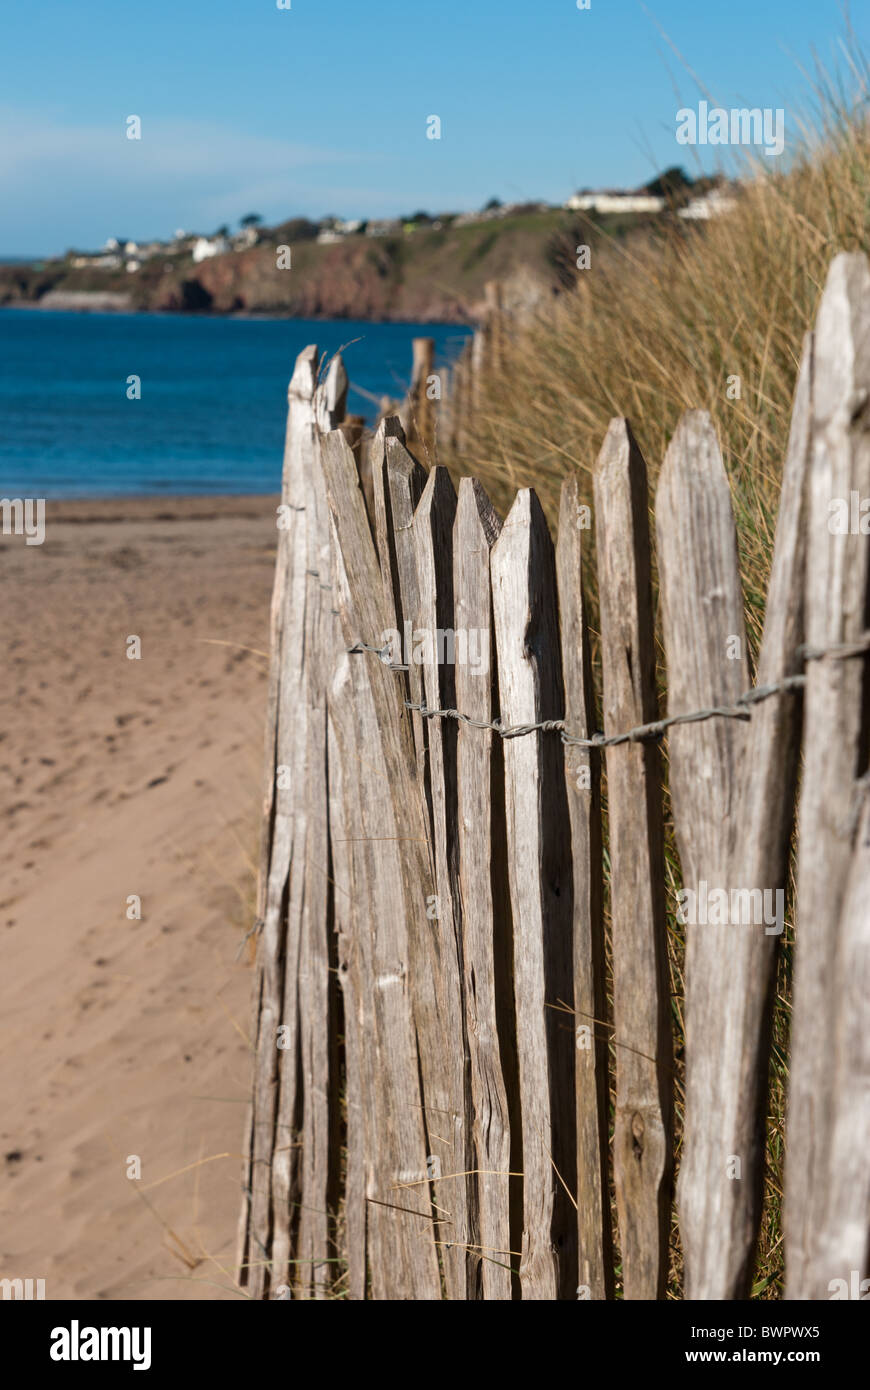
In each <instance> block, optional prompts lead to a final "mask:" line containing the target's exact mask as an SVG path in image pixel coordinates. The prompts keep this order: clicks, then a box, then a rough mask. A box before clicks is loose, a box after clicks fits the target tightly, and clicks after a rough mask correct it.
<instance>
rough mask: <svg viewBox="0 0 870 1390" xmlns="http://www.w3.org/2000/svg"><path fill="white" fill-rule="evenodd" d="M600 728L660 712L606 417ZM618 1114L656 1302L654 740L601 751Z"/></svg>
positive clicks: (637, 559) (616, 428) (642, 470)
mask: <svg viewBox="0 0 870 1390" xmlns="http://www.w3.org/2000/svg"><path fill="white" fill-rule="evenodd" d="M594 495H595V527H596V546H597V558H598V584H599V595H600V605H601V663H602V679H603V713H604V732H605V734H608V733H622V732H623V731H624V730H626V729H631V728H633V727H635V726H636V725H640V724H646V723H649V722H651V721H653V720H654V719H655V718H656V717H657V714H658V707H657V700H656V688H655V650H654V644H653V631H654V626H653V609H652V592H651V582H650V546H649V510H648V508H649V502H648V491H647V478H646V465H645V463H644V460H643V457H642V455H641V452H640V450H639V448H638V446H637V443H636V442H635V439H634V436H633V435H632V433H631V430H630V428H629V425H628V421H626V420H613V421H612V422H611V424H610V428H609V429H608V432H607V435H606V437H605V440H604V444H603V445H602V448H601V453H600V454H599V457H598V462H597V466H596V471H595V479H594ZM607 797H608V814H609V837H610V864H611V915H612V919H613V1013H614V1046H615V1051H616V1114H615V1120H614V1140H613V1166H614V1181H615V1186H616V1202H617V1214H618V1218H619V1238H620V1246H621V1250H622V1267H623V1280H624V1291H625V1297H626V1298H662V1297H663V1296H664V1292H665V1285H666V1279H667V1269H668V1229H669V1213H670V1201H671V1174H672V1150H671V1130H672V1087H673V1056H672V1049H673V1044H672V1036H671V1017H670V987H669V971H668V959H667V932H666V919H665V902H664V849H663V829H662V801H661V765H660V758H659V751H658V749H657V748H656V747H655V745H654V744H652V743H649V742H644V743H628V744H620V745H617V746H615V747H612V748H608V750H607Z"/></svg>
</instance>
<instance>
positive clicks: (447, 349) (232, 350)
mask: <svg viewBox="0 0 870 1390" xmlns="http://www.w3.org/2000/svg"><path fill="white" fill-rule="evenodd" d="M468 332H469V330H468V329H466V328H464V327H461V326H458V325H457V326H455V327H454V326H449V325H447V326H445V325H444V324H430V325H426V324H405V323H402V324H394V323H388V324H384V323H353V322H349V321H348V320H346V319H342V320H341V321H323V320H318V321H316V322H315V321H311V320H307V319H280V320H278V319H269V320H264V319H219V318H189V317H185V316H183V315H174V314H172V315H149V314H75V313H46V312H41V311H40V310H27V309H2V310H0V495H2V496H4V497H101V496H102V497H115V496H119V495H122V494H128V495H130V494H135V495H140V496H141V495H145V494H161V493H176V494H197V493H230V492H277V491H278V490H279V488H280V482H281V459H282V452H283V441H284V423H285V415H286V409H287V382H288V381H289V379H290V375H291V373H292V370H293V363H294V361H295V359H296V356H297V354H298V353H299V352H301V350H302V348H304V347H305V346H306V344H307V343H317V345H318V347H319V348H320V349H321V350H322V351H325V352H330V353H332V352H335V351H336V350H337V349H339V348H343V355H344V361H345V366H346V367H347V372H348V376H349V377H350V380H351V383H352V388H351V390H350V392H349V395H348V411H349V412H350V413H351V414H356V415H365V416H366V418H367V419H368V420H371V418H372V415H373V413H374V410H375V408H374V406H373V405H372V403H371V402H370V401H368V400H367V399H366V398H365V397H364V396H363V395H361V394H359V393H358V392H356V391H355V390H354V389H353V387H357V386H358V387H362V388H363V390H365V391H369V392H371V393H372V394H374V395H376V396H378V397H380V396H382V395H390V396H393V397H400V396H401V395H402V394H403V393H404V391H405V390H406V389H407V386H408V382H409V379H410V373H411V340H412V338H416V337H421V336H427V337H431V338H434V339H435V351H436V363H437V364H438V365H444V364H446V363H448V362H450V361H452V360H453V358H454V357H455V356H456V355H457V354H458V353H459V351H460V349H461V347H462V344H463V342H464V341H465V338H466V337H467V336H468ZM354 339H359V340H360V341H353V340H354ZM346 344H349V346H345V345H346ZM130 375H136V376H138V377H140V378H141V383H142V387H141V389H142V398H141V400H138V401H130V400H128V399H127V378H128V376H130Z"/></svg>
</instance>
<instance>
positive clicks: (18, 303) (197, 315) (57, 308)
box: [0, 290, 477, 333]
mask: <svg viewBox="0 0 870 1390" xmlns="http://www.w3.org/2000/svg"><path fill="white" fill-rule="evenodd" d="M104 293H107V294H108V293H111V291H105V292H104V291H102V290H95V291H94V294H95V295H97V296H99V297H100V298H101V299H102V297H103V294H104ZM3 309H14V310H17V311H18V312H21V311H22V310H28V309H29V310H32V311H33V312H34V313H39V314H76V315H87V314H92V315H100V314H106V315H111V317H112V318H123V317H125V316H126V317H127V318H155V319H242V320H249V321H250V322H252V323H285V322H287V323H372V324H375V323H376V324H387V323H395V324H409V323H414V324H417V325H418V326H419V327H420V328H427V327H429V326H431V327H433V328H466V329H468V331H469V333H473V332H474V330H475V327H476V325H477V320H476V319H473V318H472V316H471V315H469V316H468V317H467V318H466V319H456V318H422V319H421V318H417V316H416V315H408V314H390V315H387V316H381V317H376V318H364V319H356V318H354V317H353V316H352V315H350V314H280V313H262V314H260V313H256V312H251V311H249V310H246V309H231V310H227V311H226V312H223V311H222V310H220V309H136V308H133V307H132V306H130V305H125V306H123V307H117V308H112V307H111V306H109V305H106V304H105V303H103V304H100V305H93V306H90V305H86V304H42V303H41V302H40V301H39V300H28V299H18V300H9V301H8V302H7V303H5V304H0V311H2V310H3Z"/></svg>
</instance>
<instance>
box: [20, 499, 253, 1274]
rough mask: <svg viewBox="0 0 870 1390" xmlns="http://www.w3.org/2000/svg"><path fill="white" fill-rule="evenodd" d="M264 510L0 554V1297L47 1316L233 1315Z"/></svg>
mask: <svg viewBox="0 0 870 1390" xmlns="http://www.w3.org/2000/svg"><path fill="white" fill-rule="evenodd" d="M276 503H277V499H272V498H266V497H260V498H238V499H237V498H203V499H167V498H161V499H155V500H150V499H147V500H131V501H115V502H103V501H99V502H95V501H89V502H75V503H73V502H67V503H52V502H48V503H47V505H46V534H45V543H44V544H43V545H42V546H35V545H34V546H27V545H25V542H24V539H23V538H22V537H15V536H2V537H0V621H2V638H3V645H2V652H3V655H2V677H0V679H2V708H3V713H4V716H5V717H4V719H3V723H2V731H0V779H2V780H0V786H2V796H0V815H2V825H3V845H4V872H3V881H2V887H0V945H2V974H0V1278H32V1279H44V1280H45V1296H46V1299H48V1300H51V1299H58V1298H77V1299H97V1298H102V1299H122V1298H124V1299H127V1298H131V1299H202V1298H208V1299H215V1298H216V1299H233V1298H238V1297H239V1296H240V1295H239V1293H238V1292H237V1291H235V1290H234V1285H233V1279H232V1270H233V1258H234V1250H235V1236H236V1227H237V1222H238V1215H239V1203H240V1199H241V1198H240V1167H241V1162H240V1157H239V1148H240V1143H241V1135H242V1128H243V1122H244V1114H245V1105H246V1102H247V1097H248V1090H249V1085H250V1068H249V1052H248V1044H247V1037H246V1034H247V1029H248V1026H249V1013H250V999H249V995H250V988H251V977H252V971H251V964H250V959H251V948H252V944H253V943H251V942H248V943H247V944H244V937H245V933H246V931H247V929H248V928H249V927H250V925H251V920H252V915H253V895H254V866H253V861H254V860H255V858H256V844H257V834H258V808H259V802H260V778H261V759H262V746H263V717H264V702H265V681H266V677H265V669H266V661H265V659H264V657H263V656H258V655H254V654H253V653H251V652H247V651H244V650H241V649H240V647H239V646H238V645H236V644H242V646H248V647H252V648H257V649H259V650H260V651H265V649H266V647H267V643H268V614H269V602H270V597H271V587H272V570H273V565H274V553H275V536H276V532H275V505H276ZM132 635H136V636H138V637H139V638H140V639H141V651H142V655H141V659H140V660H130V659H128V657H127V654H126V653H127V638H128V637H129V636H132ZM215 643H228V644H230V645H215ZM131 895H138V896H139V897H140V898H141V919H140V920H136V919H135V918H130V917H128V915H127V914H128V898H129V897H130V896H131ZM240 948H241V955H240V954H239V953H240ZM134 1155H136V1156H138V1157H139V1159H140V1160H141V1180H140V1181H135V1180H133V1179H131V1178H130V1177H128V1175H127V1174H128V1164H129V1160H130V1158H131V1157H132V1156H134ZM181 1169H187V1171H185V1172H179V1170H181ZM130 1171H133V1168H132V1165H130Z"/></svg>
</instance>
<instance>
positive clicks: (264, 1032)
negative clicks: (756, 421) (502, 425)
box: [238, 255, 870, 1300]
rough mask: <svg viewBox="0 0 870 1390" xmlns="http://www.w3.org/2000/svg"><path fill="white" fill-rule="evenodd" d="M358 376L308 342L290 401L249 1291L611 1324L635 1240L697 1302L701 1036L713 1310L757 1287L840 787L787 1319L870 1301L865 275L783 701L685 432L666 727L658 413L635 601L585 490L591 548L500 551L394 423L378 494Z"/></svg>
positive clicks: (837, 322)
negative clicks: (777, 1049)
mask: <svg viewBox="0 0 870 1390" xmlns="http://www.w3.org/2000/svg"><path fill="white" fill-rule="evenodd" d="M319 366H320V364H319V362H318V354H317V351H316V349H315V348H313V347H312V348H308V349H306V351H305V352H304V353H302V354H301V356H300V357H299V359H298V361H297V364H296V369H295V372H294V374H293V379H292V381H291V383H290V388H289V415H288V428H287V448H286V456H285V468H284V479H283V496H282V506H281V509H280V510H279V531H278V558H277V570H276V579H275V591H274V601H273V608H272V665H271V676H270V686H269V706H268V729H267V746H266V773H265V779H264V819H263V839H262V849H261V861H260V884H259V904H258V923H257V925H258V928H259V931H258V963H257V973H256V989H255V994H254V1003H253V1016H252V1034H251V1036H252V1045H253V1047H254V1050H255V1084H254V1089H253V1097H252V1104H251V1108H250V1114H249V1116H248V1123H247V1126H246V1144H245V1154H246V1157H245V1165H244V1174H243V1187H244V1194H245V1195H244V1201H243V1204H242V1213H241V1222H240V1241H239V1260H238V1264H239V1279H240V1281H241V1283H242V1285H243V1286H245V1287H246V1289H247V1290H248V1292H249V1293H250V1294H251V1295H252V1296H254V1297H257V1298H262V1297H271V1298H276V1297H294V1298H302V1299H305V1298H329V1297H334V1296H338V1297H349V1298H352V1299H364V1298H371V1299H440V1298H444V1297H446V1298H450V1299H465V1300H474V1299H510V1298H522V1299H574V1298H577V1297H578V1296H579V1297H580V1298H592V1299H601V1298H609V1297H613V1295H614V1286H615V1270H616V1268H617V1266H616V1263H615V1256H614V1241H616V1242H617V1244H618V1249H619V1251H620V1254H621V1265H620V1271H621V1287H622V1291H623V1294H624V1296H625V1297H626V1298H632V1299H637V1298H661V1297H664V1296H665V1293H666V1286H667V1280H668V1268H669V1239H670V1229H671V1205H672V1197H673V1190H672V1189H673V1174H674V1166H675V1164H674V1158H675V1154H674V1124H675V1117H674V1084H673V1081H674V1042H673V1020H674V1018H675V1016H679V1017H681V1018H682V1019H683V1020H684V1025H685V1062H686V1071H685V1104H684V1109H683V1114H682V1117H681V1119H682V1130H681V1132H682V1148H681V1155H680V1176H679V1185H678V1192H677V1212H678V1220H679V1234H680V1240H681V1244H682V1251H683V1259H684V1272H683V1292H684V1296H685V1297H687V1298H693V1299H710V1298H715V1299H721V1298H725V1299H729V1298H739V1297H745V1296H746V1295H747V1292H748V1290H749V1288H750V1281H751V1275H752V1267H753V1256H754V1250H755V1245H756V1240H757V1235H758V1228H759V1220H760V1213H761V1193H762V1181H763V1169H764V1155H765V1135H766V1118H767V1078H768V1061H769V1051H770V1032H771V1015H772V1005H773V993H774V982H775V976H776V961H777V951H778V948H779V943H780V941H781V939H782V928H783V925H784V920H785V917H784V903H785V893H786V890H787V889H788V886H789V855H790V846H791V844H792V842H793V839H794V834H793V831H794V826H795V812H796V801H797V784H798V772H799V765H800V764H802V775H801V779H800V797H799V806H798V808H797V836H796V838H797V850H796V882H797V892H796V902H795V903H794V904H792V910H793V912H794V916H795V917H796V922H797V926H796V940H797V946H796V977H795V987H794V997H793V1012H792V1023H791V1052H790V1098H789V1116H788V1130H787V1138H788V1149H787V1168H786V1189H785V1207H784V1221H785V1247H786V1260H787V1287H786V1296H787V1297H791V1298H810V1297H821V1298H826V1297H831V1290H832V1289H833V1288H834V1285H833V1283H832V1281H834V1280H846V1281H848V1280H849V1279H850V1277H851V1278H853V1279H854V1277H855V1276H854V1275H853V1273H852V1272H853V1271H857V1272H858V1276H857V1277H858V1278H859V1279H863V1278H865V1277H867V1275H868V1272H870V1271H868V1268H867V1261H868V1228H870V1166H868V1163H867V1153H868V1150H870V1090H868V1088H870V1041H868V1040H870V1027H868V1014H870V1003H868V1000H870V796H868V795H867V791H868V774H867V767H868V747H870V699H868V678H870V671H868V647H870V638H868V628H870V538H868V534H867V532H868V530H870V516H867V513H868V512H870V501H868V500H867V499H870V406H868V401H870V269H868V265H867V262H866V260H865V259H864V258H863V257H861V256H848V255H842V256H839V257H837V259H836V260H835V261H834V263H833V265H832V267H831V270H830V274H829V278H828V282H827V286H826V288H825V292H824V296H823V298H822V302H821V306H820V309H819V314H818V319H817V324H816V328H815V332H814V333H813V334H808V335H807V339H806V342H805V344H804V350H803V359H802V362H801V366H800V373H799V377H798V382H797V389H796V395H795V401H794V411H793V419H792V426H791V434H790V439H789V443H788V451H787V457H786V459H785V460H784V468H783V480H782V494H781V501H780V509H779V519H778V524H777V530H776V540H775V546H774V554H773V564H772V572H771V579H770V588H769V593H768V599H767V608H766V618H765V626H764V634H763V641H762V644H761V650H760V656H759V661H758V669H757V673H756V681H755V684H754V685H753V682H752V673H751V671H750V667H749V662H748V659H747V647H746V637H745V632H744V607H743V598H742V592H741V581H740V575H739V572H738V564H737V544H736V533H735V525H734V520H733V516H732V508H731V498H730V493H729V486H728V481H727V478H726V475H725V471H724V469H723V465H722V461H721V457H720V453H719V448H718V444H717V440H716V435H715V432H714V430H713V427H712V425H711V422H710V419H709V417H708V416H707V415H706V414H704V413H703V412H700V411H692V412H689V413H688V414H687V415H685V416H684V418H683V419H682V421H681V422H680V425H679V427H678V429H677V431H676V433H675V435H674V437H673V439H672V441H671V444H670V447H669V448H668V451H667V455H666V457H665V460H664V464H663V467H662V470H661V474H660V477H659V481H658V486H657V491H656V496H655V543H656V544H655V551H656V560H657V570H658V592H659V601H660V606H661V632H662V634H663V642H664V651H665V656H666V662H667V709H666V711H660V710H659V707H658V702H657V694H656V688H657V687H656V650H655V615H654V605H653V585H652V560H653V557H652V545H651V537H650V525H649V496H648V489H647V471H646V466H645V463H644V460H643V458H642V456H641V452H640V449H639V447H638V445H637V443H636V441H635V439H634V436H633V435H632V432H631V429H630V427H629V425H628V422H627V421H625V420H614V421H613V422H612V424H611V426H610V429H609V430H608V433H607V436H606V438H605V440H604V444H603V447H602V450H601V453H600V456H599V459H598V462H597V465H596V468H595V470H594V497H593V506H592V509H591V515H592V516H593V517H594V533H595V537H596V552H597V575H596V574H593V573H592V571H591V566H590V563H589V555H588V541H589V539H590V536H591V534H592V532H591V530H589V529H587V526H586V522H587V520H588V519H589V512H588V511H586V510H584V509H583V507H582V506H581V502H580V494H579V490H578V483H577V480H576V479H574V478H572V479H569V480H568V481H567V482H566V483H565V484H564V487H563V490H562V497H561V511H560V516H559V528H558V542H557V544H556V545H555V547H554V545H553V542H552V540H551V537H550V533H549V530H548V527H547V523H546V520H545V517H544V515H543V512H542V510H541V507H540V505H539V503H538V501H537V499H536V496H535V494H534V492H533V491H531V490H524V491H521V492H519V493H518V494H517V497H516V500H515V501H514V503H513V506H512V507H511V509H510V512H509V513H508V516H507V517H506V519H505V520H504V522H502V521H501V519H500V518H499V517H498V516H497V515H496V513H495V511H494V509H493V507H492V506H491V504H490V502H489V500H488V498H487V496H486V493H485V492H484V490H483V488H482V487H481V485H480V484H479V482H477V481H476V480H475V479H472V478H463V479H462V480H461V482H460V483H459V490H458V495H457V492H456V491H455V490H454V485H453V482H452V481H451V478H450V476H449V474H448V473H447V471H446V470H445V469H444V468H442V467H433V468H432V469H431V471H428V472H427V471H426V469H425V468H424V467H423V466H422V465H421V464H420V463H419V462H418V461H417V460H416V459H415V458H414V457H412V456H411V454H410V453H409V451H408V449H407V448H406V446H405V442H404V438H403V433H402V430H401V427H400V425H399V423H398V421H396V420H392V419H391V420H386V421H383V422H382V423H381V425H380V426H379V428H378V430H377V433H376V435H375V437H374V439H373V441H372V444H371V448H370V451H369V457H368V462H369V464H370V478H369V489H368V490H369V499H370V501H369V503H368V504H367V502H366V497H365V492H364V490H363V488H362V487H361V484H360V473H359V467H358V460H357V458H356V457H355V456H354V452H353V450H352V448H351V447H350V445H349V443H348V439H347V437H346V436H347V431H346V430H344V431H342V430H341V429H339V428H338V426H339V424H340V423H341V420H342V418H343V413H344V392H345V388H346V378H345V376H344V371H343V367H342V365H341V362H340V360H338V359H334V360H333V361H332V363H331V364H330V366H329V369H328V372H326V374H325V376H323V377H322V379H320V380H319V379H318V371H319ZM840 503H842V504H843V505H844V506H845V508H846V514H845V516H846V523H847V524H846V525H845V526H841V525H839V524H838V523H837V524H835V519H836V517H837V516H840V518H841V519H842V516H843V513H842V509H841V508H840ZM862 504H863V505H862ZM865 517H866V519H864V520H862V519H863V518H865ZM596 580H597V591H598V600H599V611H600V623H599V627H600V632H599V634H598V646H599V648H600V654H601V669H600V685H601V692H600V705H599V692H598V691H597V690H596V684H597V683H598V672H597V671H596V670H594V669H593V666H592V663H591V661H590V641H589V632H588V625H587V616H586V606H585V602H584V586H587V592H588V586H591V585H592V584H593V583H594V582H596ZM599 707H600V709H601V713H602V721H601V724H600V725H599V721H598V715H597V710H598V709H599ZM599 727H600V728H602V729H603V732H597V730H598V729H599ZM665 734H666V735H667V747H668V772H669V795H670V802H669V807H670V811H669V814H672V817H673V823H674V830H675V835H676V843H677V847H678V850H679V859H680V864H681V873H682V886H681V888H680V894H681V896H680V899H679V910H680V914H681V916H680V920H681V921H685V922H686V926H685V931H686V941H687V945H686V954H687V962H686V989H685V998H682V997H678V998H673V997H672V990H671V985H670V980H669V971H668V942H667V933H668V909H669V903H668V893H666V866H665V857H664V839H665V837H664V817H665V809H664V807H665V801H664V799H663V786H662V778H663V763H662V757H661V751H660V745H661V740H662V737H663V735H665ZM602 779H605V780H606V825H605V824H603V820H602V802H603V799H604V798H603V795H602ZM605 857H606V860H605ZM605 862H606V864H607V869H608V872H607V874H606V875H605ZM669 891H672V890H669ZM607 903H609V913H608V914H607V918H606V916H605V907H606V904H607ZM674 906H675V904H674V903H673V901H671V902H670V909H671V912H673V908H674ZM605 920H607V921H609V923H610V928H609V941H606V939H605ZM789 920H792V917H791V912H790V914H789ZM606 957H607V958H608V959H607V960H606ZM611 1000H612V1007H611V1003H610V1001H611ZM611 1073H612V1074H611ZM612 1189H613V1190H614V1191H615V1204H616V1214H617V1220H616V1230H615V1231H614V1230H612V1228H611V1200H610V1194H611V1190H612Z"/></svg>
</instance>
